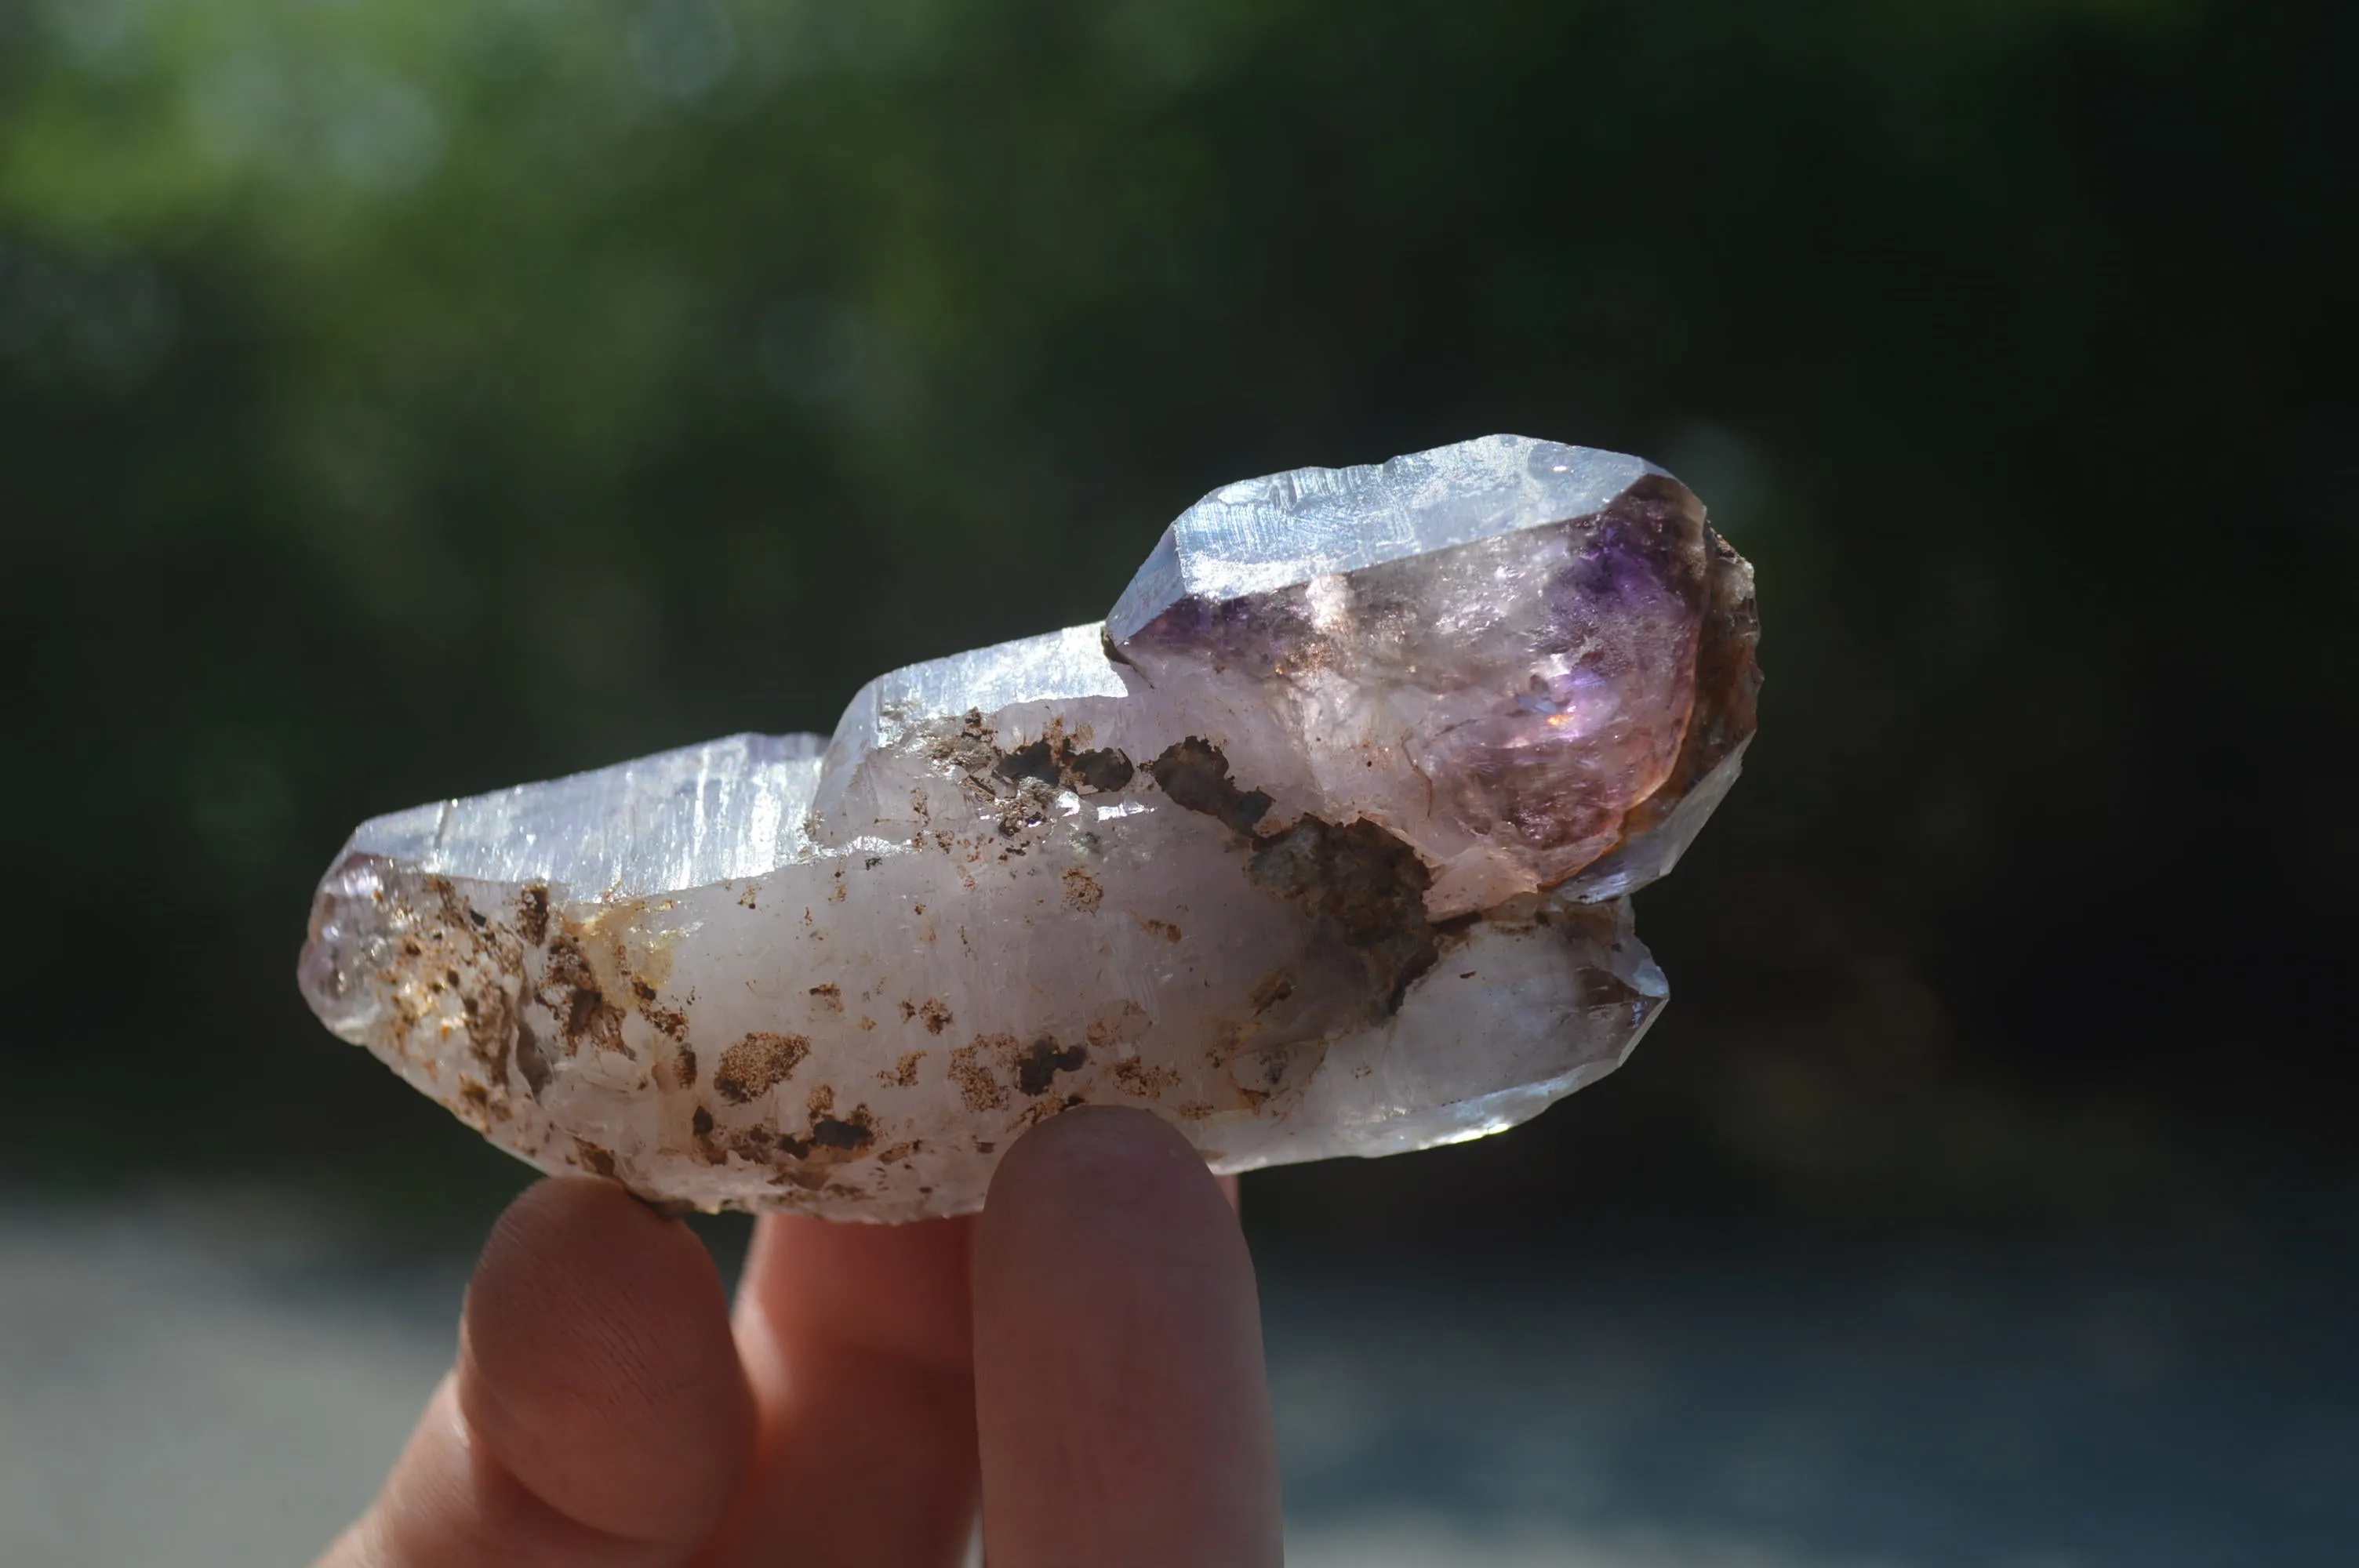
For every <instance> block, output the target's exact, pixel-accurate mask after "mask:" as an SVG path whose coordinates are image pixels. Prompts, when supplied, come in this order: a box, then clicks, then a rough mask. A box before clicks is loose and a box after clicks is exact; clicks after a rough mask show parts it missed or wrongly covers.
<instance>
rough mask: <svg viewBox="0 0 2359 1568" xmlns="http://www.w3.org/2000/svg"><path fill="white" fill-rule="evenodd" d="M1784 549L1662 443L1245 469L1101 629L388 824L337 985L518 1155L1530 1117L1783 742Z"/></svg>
mask: <svg viewBox="0 0 2359 1568" xmlns="http://www.w3.org/2000/svg"><path fill="white" fill-rule="evenodd" d="M1757 638H1758V622H1757V618H1756V611H1755V606H1754V597H1753V579H1752V568H1750V567H1748V566H1747V565H1746V564H1745V562H1744V561H1743V560H1742V559H1741V558H1740V557H1738V556H1737V555H1736V554H1735V552H1734V551H1733V550H1731V549H1730V548H1729V547H1728V546H1727V545H1726V544H1725V543H1723V541H1722V540H1721V539H1720V538H1719V537H1718V536H1717V535H1714V534H1713V533H1712V530H1711V529H1710V528H1709V527H1708V526H1707V525H1706V524H1705V521H1704V514H1703V509H1702V507H1701V504H1700V503H1698V502H1697V501H1696V499H1695V497H1694V496H1693V495H1691V494H1690V492H1688V491H1687V490H1686V488H1685V487H1684V486H1682V485H1680V483H1679V481H1676V480H1674V479H1672V478H1671V477H1670V476H1669V475H1668V474H1666V473H1664V472H1662V470H1658V469H1656V468H1654V467H1653V466H1652V465H1650V464H1647V463H1646V462H1643V461H1641V460H1638V459H1636V458H1629V457H1624V456H1620V455H1618V454H1614V453H1606V452H1596V451H1590V450H1586V449H1580V448H1573V447H1565V446H1560V445H1558V444H1555V443H1552V442H1545V441H1534V440H1530V439H1527V438H1521V437H1512V436H1495V437H1490V438H1484V439H1482V440H1476V441H1468V442H1462V443H1460V444H1459V445H1457V446H1453V447H1444V448H1440V449H1437V450H1434V451H1430V452H1423V453H1419V454H1416V455H1414V456H1411V457H1407V458H1398V459H1395V460H1393V461H1391V462H1388V463H1385V464H1381V465H1375V466H1371V467H1366V468H1355V469H1341V470H1329V469H1305V470H1297V471H1295V472H1293V473H1288V474H1279V475H1275V476H1272V477H1269V478H1266V479H1260V480H1252V481H1245V482H1243V483H1239V484H1233V485H1228V486H1225V487H1223V489H1221V490H1218V491H1215V492H1212V494H1211V495H1209V496H1207V497H1206V498H1205V499H1204V500H1203V501H1202V502H1201V503H1198V504H1197V505H1196V506H1194V507H1191V508H1190V509H1189V511H1188V512H1187V513H1185V514H1182V515H1181V516H1180V519H1179V520H1178V521H1177V522H1175V523H1174V524H1172V525H1171V527H1170V528H1169V529H1168V530H1167V531H1166V532H1165V534H1164V535H1163V537H1162V539H1161V540H1160V541H1159V542H1158V544H1157V546H1156V547H1155V549H1154V551H1153V552H1152V553H1151V554H1150V556H1149V557H1148V558H1147V564H1146V565H1145V566H1144V567H1142V568H1140V570H1139V572H1138V575H1137V577H1136V579H1133V581H1132V583H1131V585H1130V587H1129V588H1128V589H1125V592H1124V593H1123V595H1122V597H1121V599H1120V600H1117V601H1116V603H1115V605H1114V611H1112V613H1111V614H1110V615H1109V616H1108V618H1107V620H1106V621H1105V622H1104V623H1103V624H1102V625H1095V626H1082V627H1073V628H1070V629H1068V630H1066V631H1063V632H1057V633H1049V634H1047V635H1045V636H1039V637H1032V638H1027V639H1024V640H1022V641H1020V642H1016V643H1006V644H1003V645H1001V646H999V647H995V648H986V649H983V650H980V651H978V652H975V653H971V654H959V655H957V656H955V657H952V658H948V659H940V660H935V661H933V662H931V663H929V664H924V665H913V666H911V667H909V668H908V669H904V670H899V671H896V672H894V673H893V674H891V675H887V676H882V677H880V678H879V679H877V680H875V681H873V682H871V683H870V684H869V685H868V686H867V687H865V688H864V689H863V690H862V692H861V693H860V694H859V695H858V696H857V697H855V698H854V699H853V703H852V705H851V707H850V708H849V709H848V710H847V711H846V712H845V714H844V717H843V720H842V722H841V723H839V724H838V726H837V728H836V731H835V733H834V735H833V736H832V738H825V739H823V738H821V737H818V736H810V735H788V736H764V735H738V736H732V737H729V738H727V739H724V740H721V741H711V742H708V743H706V744H704V745H701V746H691V747H687V748H683V749H681V750H679V751H677V752H666V753H663V754H661V755H658V756H655V757H648V758H644V759H641V760H640V761H637V762H625V763H623V764H620V765H618V766H615V767H612V768H606V769H603V770H600V771H598V772H595V773H583V774H578V775H575V776H573V777H571V778H566V779H559V780H555V781H552V782H550V783H548V784H530V785H525V786H522V787H520V788H517V789H513V790H508V791H505V792H502V793H500V794H497V795H484V796H478V797H476V798H474V799H472V800H453V801H446V802H441V803H439V804H436V805H433V806H421V807H419V808H417V809H415V810H411V811H407V812H400V813H397V814H395V815H393V816H384V817H378V818H376V819H375V820H373V821H371V822H368V823H364V824H363V825H362V827H360V828H359V829H358V830H357V831H356V832H355V833H354V834H353V838H352V840H351V842H350V843H349V844H347V845H346V847H345V849H344V852H343V853H342V855H340V856H339V857H338V859H337V860H336V862H335V864H334V865H333V867H332V869H331V870H330V871H329V873H328V875H327V877H326V878H325V880H324V881H322V882H321V887H320V892H319V894H318V897H317V899H316V900H315V902H314V905H313V909H312V915H311V929H310V941H309V942H308V943H307V945H306V946H305V948H304V952H303V957H302V961H301V965H300V980H301V984H302V988H303V991H304V995H305V997H306V998H307V999H308V1000H309V1001H310V1004H311V1006H312V1008H313V1010H314V1011H316V1012H318V1013H319V1015H320V1017H321V1019H322V1020H323V1021H324V1022H326V1023H327V1024H328V1025H329V1027H330V1028H332V1029H333V1030H334V1031H335V1032H336V1033H339V1034H341V1035H342V1036H343V1037H344V1038H345V1039H347V1040H350V1041H353V1042H354V1043H356V1044H362V1045H364V1046H365V1047H367V1048H368V1049H369V1050H370V1051H372V1052H373V1053H375V1054H376V1055H378V1056H379V1057H380V1058H382V1059H383V1060H384V1061H386V1063H387V1064H388V1065H391V1066H392V1067H393V1068H394V1069H395V1070H396V1071H397V1072H398V1073H400V1074H401V1075H402V1076H404V1077H405V1078H407V1079H408V1081H409V1082H410V1083H411V1084H413V1085H414V1086H416V1087H419V1089H421V1090H423V1091H424V1092H426V1093H427V1094H429V1095H430V1096H432V1097H433V1098H436V1099H437V1100H439V1101H440V1102H441V1103H442V1104H444V1105H445V1106H447V1107H449V1108H451V1110H452V1111H453V1112H454V1113H456V1114H457V1115H458V1116H459V1117H460V1118H461V1119H463V1120H465V1121H467V1122H468V1123H469V1124H470V1125H473V1126H474V1127H476V1128H477V1129H479V1130H482V1131H483V1132H484V1135H485V1136H486V1137H488V1138H490V1139H491V1140H492V1141H494V1142H495V1143H496V1144H498V1145H499V1146H501V1147H502V1148H505V1149H507V1150H509V1151H510V1152H514V1153H516V1154H517V1155H519V1156H520V1157H522V1158H524V1159H526V1160H527V1161H529V1162H532V1163H534V1164H536V1165H538V1166H539V1167H541V1168H542V1169H544V1170H550V1171H557V1170H581V1171H588V1172H591V1173H596V1174H599V1175H604V1176H610V1177H613V1178H614V1179H616V1180H618V1181H621V1182H624V1183H625V1184H628V1185H629V1186H630V1187H631V1188H632V1190H634V1191H635V1192H637V1193H639V1194H640V1195H643V1196H645V1197H647V1198H648V1199H649V1200H650V1201H654V1202H658V1203H663V1204H685V1205H688V1206H694V1207H699V1208H704V1209H708V1210H710V1209H715V1208H750V1209H794V1210H799V1211H803V1212H809V1213H815V1214H821V1215H826V1216H831V1217H840V1218H855V1219H867V1220H886V1221H891V1220H904V1219H914V1218H919V1217H928V1216H933V1215H943V1214H956V1213H962V1212H965V1211H968V1210H971V1209H973V1208H975V1207H977V1206H979V1205H980V1204H981V1202H982V1199H983V1195H984V1188H985V1186H986V1184H988V1181H989V1178H990V1173H991V1169H992V1166H993V1164H994V1162H995V1161H996V1159H997V1158H998V1156H999V1154H1000V1153H1001V1152H1004V1151H1005V1150H1006V1147H1007V1146H1008V1144H1009V1143H1010V1142H1012V1141H1014V1139H1015V1138H1016V1137H1017V1136H1019V1135H1020V1134H1021V1133H1022V1132H1023V1131H1024V1130H1026V1129H1027V1128H1028V1127H1030V1126H1032V1125H1035V1124H1037V1123H1038V1121H1039V1120H1041V1119H1044V1118H1046V1117H1049V1116H1053V1115H1057V1114H1059V1113H1060V1112H1061V1111H1063V1110H1065V1109H1068V1108H1071V1107H1074V1106H1079V1105H1084V1104H1091V1103H1110V1104H1126V1105H1137V1106H1145V1107H1147V1108H1152V1109H1154V1110H1157V1111H1158V1112H1159V1113H1160V1114H1162V1115H1164V1116H1166V1117H1167V1118H1168V1119H1170V1120H1172V1121H1173V1123H1174V1124H1175V1125H1177V1126H1178V1127H1179V1128H1180V1130H1181V1131H1182V1132H1183V1133H1184V1134H1185V1135H1186V1136H1187V1137H1188V1138H1189V1139H1190V1141H1191V1142H1193V1143H1194V1144H1195V1145H1196V1147H1197V1148H1198V1149H1199V1150H1200V1151H1201V1152H1202V1154H1203V1155H1204V1158H1205V1159H1206V1161H1207V1162H1208V1163H1210V1164H1211V1165H1212V1167H1213V1168H1214V1169H1216V1170H1220V1171H1239V1170H1246V1169H1250V1168H1253V1167H1256V1166H1259V1165H1266V1164H1272V1163H1278V1162H1289V1161H1297V1160H1309V1159H1319V1158H1323V1157H1327V1156H1330V1155H1336V1154H1381V1153H1390V1152H1397V1151H1401V1150H1406V1149H1414V1148H1422V1147H1427V1146H1430V1145H1432V1144H1436V1143H1442V1142H1451V1141H1460V1140H1462V1139H1466V1138H1473V1137H1479V1136H1482V1135H1483V1134H1484V1133H1487V1132H1492V1131H1496V1130H1500V1129H1502V1128H1505V1127H1507V1126H1511V1125H1513V1124H1514V1123H1516V1122H1517V1121H1520V1120H1523V1119H1526V1118H1527V1117H1529V1116H1531V1115H1533V1114H1535V1113H1536V1112H1538V1110H1540V1109H1541V1108H1544V1107H1546V1106H1547V1105H1549V1104H1550V1103H1552V1102H1553V1101H1555V1100H1556V1099H1558V1098H1561V1097H1562V1096H1564V1095H1566V1094H1568V1093H1571V1091H1572V1090H1573V1089H1576V1088H1578V1087H1582V1085H1583V1084H1586V1083H1589V1082H1592V1081H1593V1080H1594V1079H1596V1078H1598V1077H1600V1076H1603V1075H1604V1074H1605V1073H1607V1072H1609V1071H1611V1070H1612V1069H1613V1068H1614V1066H1616V1065H1619V1064H1620V1063H1621V1062H1622V1061H1623V1059H1624V1058H1625V1056H1626V1055H1627V1054H1628V1053H1629V1051H1630V1049H1631V1047H1632V1046H1633V1045H1634V1044H1636V1041H1637V1039H1638V1037H1639V1035H1640V1034H1641V1033H1643V1032H1644V1031H1645V1029H1646V1027H1647V1024H1648V1023H1649V1022H1651V1021H1652V1020H1653V1018H1654V1017H1655V1016H1656V1014H1657V1013H1658V1011H1659V1010H1660V1008H1661V1006H1662V1003H1663V1000H1664V999H1665V996H1666V994H1667V993H1666V988H1665V985H1664V982H1663V978H1662V974H1661V972H1660V970H1658V968H1656V967H1655V965H1654V963H1653V961H1652V959H1651V958H1649V957H1648V956H1647V951H1646V949H1645V948H1644V947H1643V946H1640V945H1639V943H1638V941H1637V938H1636V934H1635V932H1634V930H1633V928H1632V925H1631V920H1630V911H1629V903H1628V898H1627V895H1628V894H1629V893H1630V892H1632V891H1634V890H1635V889H1636V888H1638V887H1640V886H1642V885H1644V884H1645V883H1647V882H1648V881H1653V880H1655V879H1656V878H1658V877H1660V876H1662V875H1664V874H1665V873H1666V872H1668V871H1669V870H1670V869H1671V867H1672V866H1673V865H1674V864H1675V863H1676V861H1677V860H1678V858H1679V856H1680V852H1681V851H1682V850H1683V849H1685V848H1686V846H1687V844H1688V843H1689V842H1690V841H1691V840H1692V838H1694V836H1695V833H1696V832H1697V830H1698V829H1699V828H1700V827H1701V826H1702V823H1703V820H1704V818H1705V817H1706V816H1709V815H1710V813H1711V812H1712V808H1713V807H1714V806H1716V805H1717V804H1718V803H1719V801H1720V800H1721V798H1722V797H1723V795H1725V794H1726V793H1727V790H1728V788H1729V786H1730V785H1731V784H1733V783H1734V779H1735V776H1736V773H1737V770H1738V768H1739V767H1740V765H1741V762H1742V758H1743V754H1744V751H1745V745H1746V743H1747V742H1748V741H1749V740H1750V739H1751V736H1752V733H1753V728H1754V694H1755V691H1756V688H1757V687H1758V685H1759V679H1760V677H1759V674H1758V670H1757V667H1756V664H1755V659H1754V648H1755V644H1756V641H1757Z"/></svg>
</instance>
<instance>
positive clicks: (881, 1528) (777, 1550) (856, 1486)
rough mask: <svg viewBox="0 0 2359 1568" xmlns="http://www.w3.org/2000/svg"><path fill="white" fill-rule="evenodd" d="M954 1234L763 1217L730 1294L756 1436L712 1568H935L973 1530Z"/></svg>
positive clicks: (955, 1558)
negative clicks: (868, 1567)
mask: <svg viewBox="0 0 2359 1568" xmlns="http://www.w3.org/2000/svg"><path fill="white" fill-rule="evenodd" d="M970 1228H971V1226H970V1223H969V1222H968V1221H966V1220H936V1221H930V1222H927V1223H922V1224H917V1225H903V1226H869V1225H846V1224H832V1223H829V1222H827V1221H824V1220H815V1219H809V1218H805V1217H800V1216H788V1215H780V1216H772V1217H766V1218H765V1219H763V1220H762V1222H761V1223H760V1225H759V1226H757V1227H756V1230H755V1234H754V1247H753V1250H752V1251H751V1252H750V1253H749V1254H748V1255H747V1258H746V1262H745V1279H744V1281H743V1283H742V1284H741V1285H740V1286H739V1290H738V1301H737V1338H738V1346H739V1353H740V1355H741V1357H742V1358H743V1359H744V1362H745V1368H746V1373H747V1376H748V1377H749V1379H751V1380H752V1383H753V1387H754V1390H755V1394H756V1402H757V1405H758V1407H759V1410H760V1423H761V1435H760V1439H759V1442H758V1445H757V1448H756V1456H755V1460H754V1464H753V1466H752V1468H751V1470H750V1471H749V1473H748V1479H747V1484H746V1487H745V1490H744V1492H743V1493H742V1494H741V1496H740V1497H739V1498H738V1501H737V1506H736V1507H735V1509H734V1510H733V1511H732V1513H731V1515H730V1518H729V1520H728V1522H727V1524H726V1525H725V1526H723V1530H722V1531H721V1532H720V1534H719V1536H718V1537H717V1538H716V1540H715V1541H714V1542H713V1545H712V1548H711V1549H710V1550H709V1551H708V1552H706V1554H705V1555H704V1556H703V1557H702V1558H701V1559H699V1561H700V1563H706V1564H711V1565H713V1568H740V1565H747V1568H750V1565H752V1564H756V1563H760V1564H773V1563H780V1562H792V1563H795V1564H797V1568H806V1565H808V1568H833V1565H835V1564H839V1563H861V1564H874V1565H877V1568H937V1565H940V1568H948V1565H951V1564H955V1563H958V1562H960V1561H961V1557H962V1553H963V1552H964V1550H965V1546H966V1542H967V1538H968V1535H969V1532H970V1530H972V1528H973V1518H974V1498H975V1486H976V1483H975V1452H974V1385H973V1377H972V1375H971V1372H970V1369H969V1356H970V1350H971V1346H972V1342H973V1336H972V1332H971V1328H970V1319H969V1316H968V1311H967V1260H968V1253H969V1231H970Z"/></svg>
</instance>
